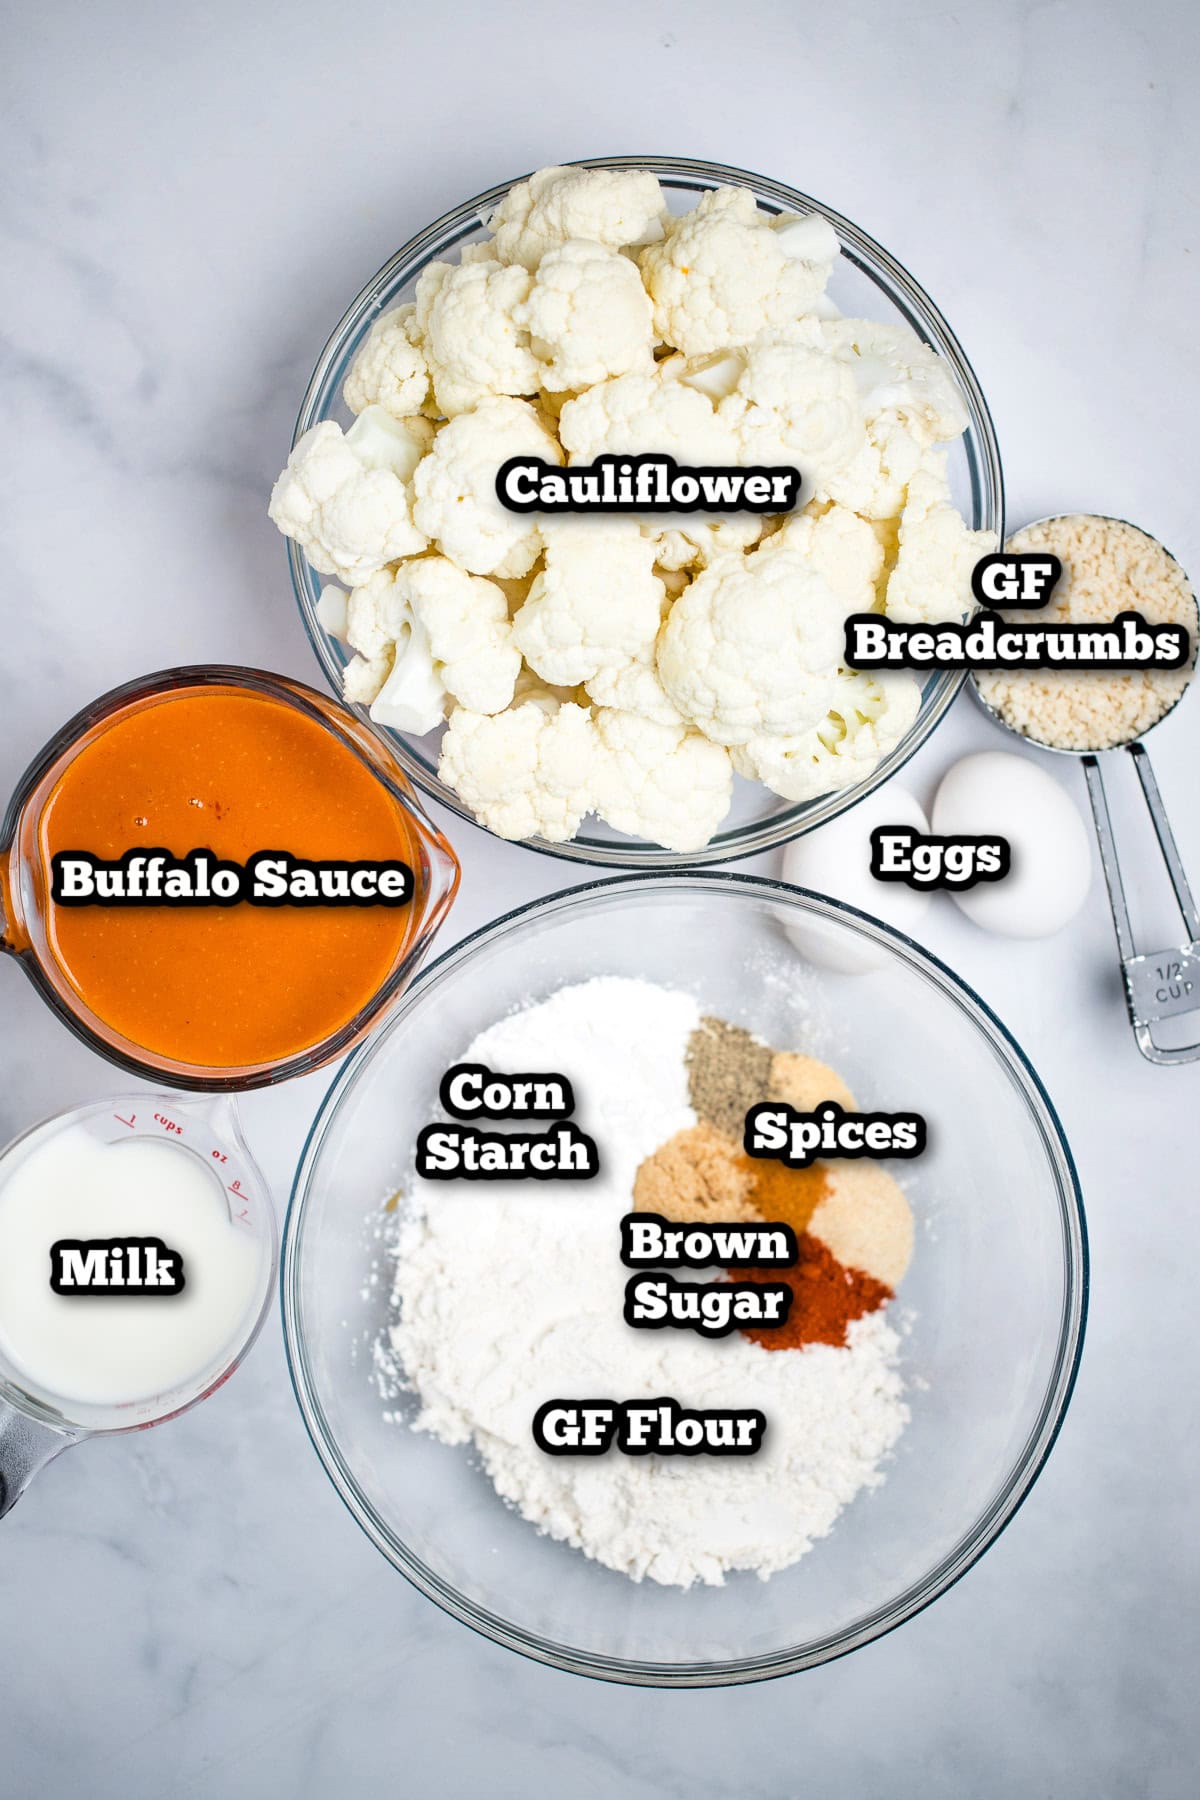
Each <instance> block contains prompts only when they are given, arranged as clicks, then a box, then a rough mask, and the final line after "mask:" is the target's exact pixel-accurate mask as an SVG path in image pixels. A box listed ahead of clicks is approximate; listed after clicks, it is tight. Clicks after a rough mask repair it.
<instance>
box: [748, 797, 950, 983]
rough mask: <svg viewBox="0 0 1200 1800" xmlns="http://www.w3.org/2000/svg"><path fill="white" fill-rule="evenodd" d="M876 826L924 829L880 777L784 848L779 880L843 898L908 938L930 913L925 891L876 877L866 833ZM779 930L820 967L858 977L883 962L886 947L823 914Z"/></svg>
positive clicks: (911, 807) (909, 804) (913, 805)
mask: <svg viewBox="0 0 1200 1800" xmlns="http://www.w3.org/2000/svg"><path fill="white" fill-rule="evenodd" d="M878 825H911V826H912V827H913V829H914V830H916V831H928V830H929V824H928V821H927V820H926V818H925V814H924V813H923V812H922V810H921V806H920V803H919V802H918V801H917V799H916V798H915V796H914V795H912V794H910V793H909V791H908V789H907V788H902V787H898V786H897V784H896V783H895V782H894V781H887V782H885V783H884V785H883V786H882V787H881V788H876V790H875V792H874V793H873V794H868V795H867V797H866V798H865V799H864V800H860V801H859V802H858V805H857V806H852V807H851V808H850V810H849V812H844V813H841V814H840V815H839V816H838V817H837V818H836V819H831V820H830V821H829V823H828V824H827V825H820V826H818V827H817V829H816V830H815V831H810V832H808V833H806V835H805V836H804V837H801V838H797V839H796V840H795V842H794V843H791V844H789V845H788V846H787V849H786V850H785V851H784V853H783V869H782V874H783V879H784V880H785V881H790V882H793V883H794V884H795V885H796V887H804V888H811V889H812V890H813V892H814V893H818V894H828V895H830V896H831V898H833V899H834V900H845V901H846V902H847V903H848V904H849V905H850V906H857V907H858V908H859V910H860V911H861V912H866V913H871V914H873V916H874V917H875V918H877V919H882V920H883V921H884V923H885V924H888V925H894V926H895V927H896V929H897V931H903V932H904V933H906V935H907V936H909V937H913V936H915V935H916V929H917V927H918V925H920V923H921V921H922V920H923V919H924V917H925V914H926V913H927V912H928V911H929V903H930V900H931V898H932V896H931V895H930V894H928V893H921V892H919V891H918V890H917V889H916V888H910V887H908V886H907V885H906V884H905V883H903V882H896V881H876V879H875V877H874V876H873V875H872V873H871V833H872V831H874V830H875V828H876V826H878ZM784 930H785V931H786V933H787V935H788V937H789V938H790V939H791V941H792V943H793V944H794V945H795V946H796V949H797V950H799V952H800V954H801V955H802V956H805V957H807V958H808V960H809V962H813V963H816V964H817V965H818V966H819V967H820V968H823V969H837V970H839V971H840V972H841V973H842V974H845V975H864V974H866V973H867V972H868V971H869V970H871V969H881V968H883V967H884V966H885V964H886V962H887V955H886V952H884V951H882V950H880V949H878V948H877V947H876V946H875V945H873V944H871V943H868V941H867V940H866V939H865V938H861V937H857V936H853V935H852V934H851V933H850V932H849V931H847V930H846V929H844V928H843V927H842V926H840V925H832V924H827V923H826V922H825V921H824V920H822V919H817V918H800V917H797V918H795V919H789V920H788V921H787V923H786V924H785V925H784Z"/></svg>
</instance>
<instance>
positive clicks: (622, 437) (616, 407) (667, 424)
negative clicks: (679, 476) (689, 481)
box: [558, 374, 737, 467]
mask: <svg viewBox="0 0 1200 1800" xmlns="http://www.w3.org/2000/svg"><path fill="white" fill-rule="evenodd" d="M558 433H559V437H560V438H561V440H562V446H563V449H564V450H566V451H568V452H569V455H570V460H571V461H572V462H573V463H590V462H594V461H595V459H596V458H597V457H598V456H603V455H611V456H637V455H652V456H653V455H658V456H673V457H674V458H675V460H676V462H679V463H689V464H691V465H692V466H693V467H705V466H713V465H717V466H719V465H721V464H724V463H732V462H736V460H737V457H736V450H737V443H736V440H735V437H734V433H733V431H732V429H731V428H730V427H729V426H728V425H727V424H725V423H723V422H722V420H721V419H720V418H719V417H718V415H717V413H716V412H715V411H714V409H713V404H712V401H711V400H709V399H708V397H707V396H706V395H704V394H701V393H697V391H696V390H695V389H694V388H689V387H685V386H684V384H683V383H682V382H679V381H664V380H662V378H661V377H660V376H658V375H657V374H651V375H637V374H634V375H618V376H616V377H615V378H614V379H613V380H612V381H602V382H600V383H599V384H598V385H597V386H596V387H593V388H589V389H588V390H587V392H586V393H583V394H580V395H579V396H578V397H577V398H576V399H574V400H569V401H568V402H567V404H566V405H565V406H564V407H563V409H562V412H561V413H560V415H559V422H558Z"/></svg>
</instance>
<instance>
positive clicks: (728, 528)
mask: <svg viewBox="0 0 1200 1800" xmlns="http://www.w3.org/2000/svg"><path fill="white" fill-rule="evenodd" d="M668 520H669V521H670V523H669V524H668V523H667V521H668ZM766 525H767V521H766V519H765V518H764V517H763V515H762V514H761V513H736V514H733V515H731V516H730V517H729V518H728V519H714V518H706V517H705V516H704V515H703V514H702V513H666V514H663V513H659V514H658V515H657V517H656V519H655V520H654V522H653V523H650V522H644V523H643V525H642V530H643V531H645V532H646V533H647V534H648V535H649V536H651V537H653V538H654V540H655V542H656V543H657V545H658V549H657V552H656V560H657V562H658V564H659V567H660V568H663V569H666V570H668V571H669V572H670V573H672V574H674V573H676V572H677V571H679V570H681V569H689V570H690V569H705V568H707V567H708V565H709V563H710V562H712V561H713V560H714V559H715V558H716V557H718V556H721V555H723V554H724V553H725V552H726V551H730V550H749V549H750V547H751V545H752V544H756V543H757V542H758V540H759V538H760V537H761V536H762V535H763V532H764V531H765V530H766ZM664 526H665V529H664V528H663V527H664Z"/></svg>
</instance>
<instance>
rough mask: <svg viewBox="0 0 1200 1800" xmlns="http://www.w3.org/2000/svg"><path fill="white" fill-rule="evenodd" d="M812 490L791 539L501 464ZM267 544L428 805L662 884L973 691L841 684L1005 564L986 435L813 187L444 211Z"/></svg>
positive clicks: (850, 797) (986, 420)
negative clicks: (605, 459) (854, 638)
mask: <svg viewBox="0 0 1200 1800" xmlns="http://www.w3.org/2000/svg"><path fill="white" fill-rule="evenodd" d="M638 453H653V454H669V455H672V456H674V458H675V459H676V461H677V462H678V463H680V464H691V465H721V464H730V463H735V464H764V465H780V464H789V465H793V466H795V467H797V468H799V469H800V470H801V471H802V473H803V475H804V477H805V482H804V488H803V490H802V494H801V499H802V502H803V504H802V505H800V506H799V507H798V508H797V509H796V510H795V511H793V512H791V513H789V514H787V515H784V516H780V517H763V516H762V515H758V514H749V513H738V514H731V515H729V516H728V517H714V516H713V515H711V514H707V513H690V514H682V513H681V514H678V515H671V516H664V515H657V516H646V517H641V518H638V517H631V516H621V517H614V516H601V517H596V516H591V517H588V516H578V515H577V516H574V517H570V516H563V515H557V516H551V515H547V514H537V513H526V512H512V511H508V510H506V509H505V508H504V507H503V506H502V505H501V503H500V501H499V499H498V498H497V496H496V492H495V480H496V475H497V472H498V470H499V468H500V465H501V464H502V463H504V462H505V461H506V460H507V459H508V458H510V457H514V456H520V455H529V456H535V457H539V458H541V459H542V460H543V461H545V462H547V463H557V464H568V465H573V464H580V463H590V462H592V461H594V459H595V458H596V457H597V456H600V455H604V454H611V455H618V456H619V455H626V454H638ZM270 512H271V517H272V518H273V519H274V521H275V523H276V524H277V525H278V526H279V528H280V530H281V531H283V532H284V534H285V535H286V536H287V538H288V539H289V543H288V551H289V558H290V563H291V570H292V579H293V582H294V585H295V589H296V594H297V597H298V599H299V603H300V609H301V613H302V615H303V618H304V622H305V625H306V627H307V630H308V632H309V636H310V638H311V640H312V643H313V646H314V648H315V650H316V652H317V656H318V658H319V660H320V662H321V665H322V667H323V668H324V670H325V673H326V676H327V677H328V679H329V681H330V683H331V684H332V685H333V686H334V688H335V689H337V690H338V691H339V692H340V693H342V695H343V696H344V698H345V700H346V701H347V703H348V704H349V705H351V706H352V707H354V709H355V710H356V711H358V712H359V713H360V715H361V716H362V717H363V718H364V719H366V720H369V721H370V723H371V724H372V725H373V727H374V728H375V729H377V730H379V731H381V732H383V733H384V734H385V735H386V736H387V737H388V739H389V740H390V742H391V743H392V745H393V748H394V749H395V751H396V754H397V755H398V756H399V757H400V759H401V761H402V762H403V764H404V766H405V767H406V769H407V770H408V772H409V774H410V775H411V777H412V779H413V781H414V783H415V784H416V785H417V786H418V787H419V788H421V789H423V790H424V792H425V793H427V794H429V795H430V796H431V797H432V798H434V799H436V800H439V801H441V802H443V803H444V804H445V805H447V806H448V807H450V808H451V809H452V810H453V811H454V812H456V813H458V814H459V815H460V816H461V817H463V818H466V819H471V820H474V821H475V822H477V823H478V824H480V825H482V826H484V827H486V828H487V829H488V830H490V831H492V832H494V833H496V834H497V835H498V836H500V837H504V838H509V839H514V840H518V841H520V842H522V843H525V844H527V845H528V846H529V847H530V848H531V849H536V850H543V851H547V852H549V853H551V854H555V855H560V856H564V857H569V858H572V859H574V860H576V861H581V862H590V863H608V864H618V865H625V866H629V865H634V866H640V867H672V866H680V865H687V864H693V863H700V862H716V861H724V860H728V859H730V858H734V857H740V856H748V855H751V854H753V853H754V852H756V851H760V850H766V849H769V848H771V847H772V846H774V845H776V844H780V843H783V842H786V841H787V840H788V839H789V838H792V837H796V836H798V835H799V834H800V833H801V832H803V831H806V830H808V829H810V828H811V827H812V826H814V825H818V824H820V823H822V822H823V821H824V820H826V819H829V818H832V817H833V816H834V815H835V814H837V813H838V812H841V811H842V810H843V809H844V808H845V807H847V806H849V805H852V804H853V802H854V801H855V800H857V799H859V798H861V797H862V795H863V794H865V793H867V792H869V791H870V790H871V789H872V788H874V787H876V786H877V785H878V784H879V783H880V782H881V781H884V780H885V779H886V778H887V777H888V776H889V775H890V774H892V773H894V771H895V770H896V769H898V768H899V767H900V766H901V765H902V764H903V763H904V762H905V761H906V760H907V759H908V757H909V756H911V755H912V754H913V752H914V751H915V750H916V749H917V748H918V747H919V745H920V744H922V743H923V742H924V740H925V738H926V737H927V736H928V735H929V733H930V731H932V729H933V727H934V726H935V725H936V723H937V721H938V720H939V718H940V717H941V716H942V714H943V713H944V712H945V710H946V708H947V707H948V705H949V704H950V702H951V700H952V699H953V697H954V695H955V693H956V692H957V690H958V687H959V686H960V685H961V680H962V677H961V675H958V674H950V673H938V674H935V675H933V676H931V677H930V678H929V679H927V680H926V681H925V683H924V684H923V685H922V684H921V683H920V682H919V680H918V678H917V677H915V676H910V675H908V674H905V673H897V674H888V675H885V676H882V677H881V676H879V675H875V674H867V673H859V672H854V671H851V670H849V669H847V668H846V667H844V666H843V663H842V660H841V652H842V647H843V641H844V640H843V622H844V619H845V617H846V615H847V614H848V613H851V612H860V611H868V610H878V611H882V612H886V613H887V614H889V615H890V616H891V617H894V618H899V619H917V618H928V619H947V618H961V617H963V616H965V614H966V613H967V612H968V611H969V610H970V609H971V607H972V605H973V601H972V598H971V592H970V571H971V568H972V566H973V564H974V562H975V561H976V559H977V558H978V557H979V556H980V555H982V554H983V552H984V551H986V550H988V549H991V548H994V547H995V545H996V544H997V543H998V542H999V541H1000V539H1001V538H1002V536H1003V528H1004V519H1003V479H1002V475H1001V468H1000V458H999V453H998V450H997V447H996V440H995V433H994V430H993V427H992V421H991V417H990V414H989V413H988V410H987V406H986V404H985V402H984V399H983V395H982V393H981V392H980V389H979V385H978V383H977V381H976V379H975V376H974V373H973V371H972V369H971V367H970V364H969V363H968V362H967V361H966V358H965V357H964V355H963V353H962V351H961V349H960V347H959V345H958V342H957V340H956V339H955V337H954V336H953V334H952V333H951V331H950V329H949V327H948V326H947V325H946V323H945V321H944V320H943V318H942V317H941V314H940V313H939V312H938V311H937V309H936V308H935V307H934V305H933V303H932V302H931V301H930V300H929V299H928V298H927V296H926V295H925V294H924V293H923V292H922V290H921V289H920V288H919V287H917V285H916V284H915V282H914V281H913V280H912V278H911V277H910V276H909V275H908V274H907V273H906V272H905V270H903V269H902V268H901V267H900V266H899V264H897V263H896V262H895V261H894V260H893V259H892V258H891V257H890V256H889V255H888V253H887V252H886V251H885V250H883V249H882V248H881V247H880V246H879V245H878V244H876V243H874V242H873V241H872V240H871V239H870V238H869V237H867V236H866V235H865V234H864V233H863V232H861V231H860V230H859V229H858V228H857V226H855V225H853V224H851V222H850V221H849V220H847V219H843V218H841V217H840V216H839V215H838V214H836V213H833V212H830V211H829V210H828V209H827V208H824V207H819V206H817V204H816V203H815V202H813V201H812V200H810V199H808V198H807V197H806V196H805V195H803V194H800V193H798V192H796V191H795V190H794V189H791V188H787V187H783V186H781V185H780V184H778V183H776V182H771V181H768V180H765V179H763V178H761V177H759V176H753V175H748V174H746V173H745V172H744V171H742V170H738V169H732V168H724V167H721V166H718V165H716V164H711V163H704V162H692V161H688V160H686V159H682V158H654V159H649V158H635V157H625V158H608V159H604V160H602V161H596V162H588V163H577V164H571V165H568V166H565V167H561V168H550V169H543V170H539V171H538V173H536V174H535V175H532V176H530V177H528V178H526V179H524V180H521V181H517V182H513V183H507V184H505V185H504V186H502V187H497V188H493V189H492V190H491V191H490V192H488V193H486V194H481V195H479V196H478V197H476V198H475V199H473V200H469V201H467V202H466V203H465V204H464V205H462V206H460V207H458V208H456V209H455V211H454V212H452V213H448V214H447V215H446V217H445V218H443V219H439V220H438V221H437V222H436V223H435V224H433V225H430V226H429V227H428V229H427V230H425V231H423V232H422V233H421V234H420V236H419V237H416V238H414V239H413V240H412V241H411V243H409V244H407V245H405V247H404V248H403V249H402V250H399V251H398V252H397V253H396V255H395V256H394V257H393V258H392V259H391V261H390V262H388V263H387V264H386V266H385V267H384V268H382V269H381V270H380V271H379V273H378V274H377V275H376V276H375V277H374V278H373V279H372V280H371V281H370V282H369V283H368V284H367V286H366V287H365V288H364V289H363V291H362V293H361V294H360V295H359V296H358V298H357V299H356V300H355V302H354V304H353V305H352V306H351V308H350V310H349V311H348V312H347V314H346V316H345V317H344V318H343V320H342V321H341V323H340V325H339V326H338V327H337V329H336V331H335V332H334V334H333V336H332V337H331V339H330V341H329V343H328V344H327V345H326V347H325V350H324V352H323V353H322V356H321V359H320V361H319V363H318V365H317V368H316V370H315V372H314V374H313V377H312V380H311V382H310V384H309V388H308V392H307V393H306V395H305V397H304V402H303V404H302V406H301V409H300V416H299V419H298V421H297V425H296V434H295V438H294V441H293V446H292V452H291V455H290V457H289V459H288V465H287V467H286V469H285V470H284V471H283V473H282V474H281V475H280V477H279V480H278V481H277V482H276V484H275V488H274V491H273V493H272V496H271V505H270Z"/></svg>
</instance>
